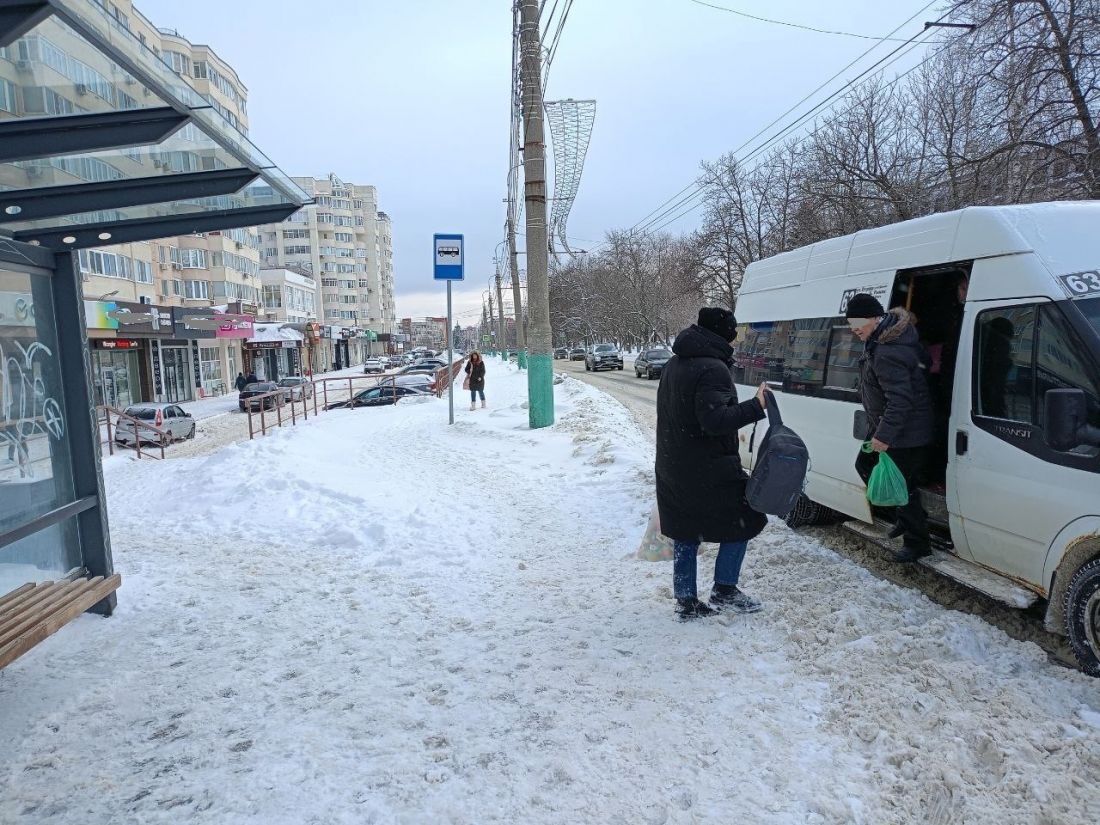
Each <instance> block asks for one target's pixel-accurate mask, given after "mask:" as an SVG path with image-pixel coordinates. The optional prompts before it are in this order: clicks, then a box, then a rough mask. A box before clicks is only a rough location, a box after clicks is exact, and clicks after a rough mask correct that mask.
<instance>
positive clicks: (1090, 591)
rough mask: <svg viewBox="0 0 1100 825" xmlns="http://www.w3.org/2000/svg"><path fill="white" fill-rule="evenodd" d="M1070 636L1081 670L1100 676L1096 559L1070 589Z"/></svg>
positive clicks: (1098, 567)
mask: <svg viewBox="0 0 1100 825" xmlns="http://www.w3.org/2000/svg"><path fill="white" fill-rule="evenodd" d="M1065 613H1066V635H1067V636H1068V637H1069V643H1070V647H1072V648H1073V655H1074V656H1075V657H1076V658H1077V663H1078V664H1079V665H1080V666H1081V670H1083V671H1084V672H1085V673H1087V674H1088V675H1089V676H1100V559H1093V560H1092V561H1090V562H1089V563H1088V564H1086V565H1085V566H1084V567H1082V568H1081V569H1080V570H1078V571H1077V572H1076V573H1075V574H1074V576H1073V578H1072V579H1071V580H1070V583H1069V587H1068V588H1066V601H1065Z"/></svg>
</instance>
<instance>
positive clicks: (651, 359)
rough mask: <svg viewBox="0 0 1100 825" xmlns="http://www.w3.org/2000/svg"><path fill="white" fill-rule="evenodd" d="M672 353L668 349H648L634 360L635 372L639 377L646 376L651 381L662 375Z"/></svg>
mask: <svg viewBox="0 0 1100 825" xmlns="http://www.w3.org/2000/svg"><path fill="white" fill-rule="evenodd" d="M671 357H672V353H671V352H669V351H668V350H667V349H647V350H646V351H645V352H643V353H641V354H640V355H639V356H638V359H637V360H636V361H635V362H634V374H635V375H636V376H638V377H639V378H641V377H643V376H645V377H646V378H648V379H650V380H651V381H652V380H653V379H654V378H660V377H661V370H663V369H664V368H665V364H667V363H668V359H669V358H671Z"/></svg>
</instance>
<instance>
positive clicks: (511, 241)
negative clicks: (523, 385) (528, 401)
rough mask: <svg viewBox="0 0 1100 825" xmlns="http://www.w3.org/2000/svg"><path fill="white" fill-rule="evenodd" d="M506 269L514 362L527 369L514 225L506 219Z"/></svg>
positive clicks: (510, 219)
mask: <svg viewBox="0 0 1100 825" xmlns="http://www.w3.org/2000/svg"><path fill="white" fill-rule="evenodd" d="M508 269H509V271H510V272H511V275H512V303H513V305H514V306H515V308H516V311H515V316H516V349H517V350H518V352H517V354H516V361H517V363H518V364H519V368H520V369H521V370H522V369H526V368H527V330H525V329H524V327H523V295H522V294H521V293H520V284H519V260H518V256H517V255H516V225H515V223H513V221H512V218H511V217H509V218H508Z"/></svg>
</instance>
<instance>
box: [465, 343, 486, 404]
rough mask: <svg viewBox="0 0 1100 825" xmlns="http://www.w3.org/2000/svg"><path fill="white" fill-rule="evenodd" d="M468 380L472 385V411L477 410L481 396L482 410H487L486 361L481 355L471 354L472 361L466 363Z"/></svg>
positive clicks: (478, 353)
mask: <svg viewBox="0 0 1100 825" xmlns="http://www.w3.org/2000/svg"><path fill="white" fill-rule="evenodd" d="M466 380H467V381H468V382H469V384H470V410H471V412H472V411H473V410H475V409H477V399H478V396H481V409H485V361H484V360H483V359H482V357H481V353H480V352H477V351H476V350H475V351H474V352H471V353H470V359H469V360H468V361H467V362H466Z"/></svg>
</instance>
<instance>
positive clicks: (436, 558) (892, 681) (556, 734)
mask: <svg viewBox="0 0 1100 825" xmlns="http://www.w3.org/2000/svg"><path fill="white" fill-rule="evenodd" d="M524 381H525V379H524V377H523V376H521V375H518V374H516V373H515V372H514V369H513V368H511V367H506V366H504V365H501V364H499V363H490V364H489V375H488V382H487V394H488V397H489V402H490V409H488V410H485V411H482V410H478V411H477V412H473V413H471V412H469V411H468V410H467V409H465V406H464V405H461V404H460V405H458V406H457V409H458V410H459V412H458V423H456V425H455V426H454V427H448V426H447V424H446V415H447V412H446V401H445V400H443V401H439V400H435V399H425V400H421V401H417V402H414V403H406V402H402V403H401V404H400V405H398V406H397V407H393V408H378V409H361V410H352V411H341V412H334V413H330V414H327V415H325V416H322V417H320V418H318V419H316V420H314V419H311V420H310V422H309V423H308V424H305V425H301V424H300V425H299V426H298V427H296V428H293V429H287V430H282V431H279V432H276V433H275V434H274V435H272V436H269V437H267V438H264V439H260V440H257V441H254V442H245V443H241V444H236V445H232V446H228V447H226V448H224V449H221V450H220V451H218V452H215V453H213V454H211V455H208V456H203V457H197V458H187V459H179V460H170V461H167V462H164V463H160V462H112V463H109V465H108V467H107V471H106V472H107V481H108V489H109V499H110V516H111V525H112V530H113V534H114V544H115V553H116V564H117V566H118V568H119V569H120V570H121V571H122V572H123V574H124V579H125V581H124V586H123V589H122V591H121V593H120V594H119V610H118V612H117V614H116V616H115V617H114V618H112V619H111V620H109V621H102V620H100V619H97V618H95V617H90V616H86V617H82V618H81V619H80V620H78V621H77V622H76V623H74V625H73V626H71V627H69V628H67V629H66V630H65V631H63V632H62V633H61V634H59V635H58V636H56V637H54V638H53V639H51V640H50V641H48V642H47V643H45V644H43V645H41V646H40V647H39V648H38V649H36V650H35V651H34V652H32V653H31V654H30V655H28V656H27V657H24V658H23V659H22V660H21V661H19V662H17V663H16V664H15V665H13V666H11V667H10V668H8V669H7V670H6V671H4V672H3V673H2V674H0V741H3V742H5V743H11V745H10V747H5V749H4V753H3V756H0V822H4V823H5V824H6V823H9V822H10V823H24V822H26V823H49V822H58V823H69V822H86V821H94V820H97V819H98V820H106V821H117V822H141V823H155V822H165V823H169V822H171V823H175V822H184V821H186V822H189V823H199V824H200V825H205V823H218V824H219V825H220V824H221V823H265V824H266V823H304V822H317V823H367V822H377V823H389V822H399V823H422V822H454V823H485V822H517V821H522V822H570V823H581V822H592V823H630V825H634V823H665V822H668V823H687V822H751V823H848V822H858V823H874V825H878V824H879V823H908V822H916V821H926V822H930V823H936V825H948V824H949V823H959V824H960V825H961V823H964V822H965V823H968V824H969V823H985V822H989V823H994V822H996V823H1003V822H1008V821H1013V822H1016V821H1019V822H1047V823H1062V822H1085V821H1096V820H1097V818H1098V815H1100V791H1098V790H1097V787H1096V784H1095V782H1094V781H1093V777H1095V776H1096V775H1097V773H1098V772H1100V683H1098V682H1095V681H1092V680H1089V679H1086V678H1085V677H1083V676H1081V675H1080V674H1076V673H1073V672H1069V671H1064V670H1061V669H1058V668H1055V667H1053V666H1051V665H1050V664H1048V663H1047V661H1046V660H1045V658H1044V657H1043V656H1042V655H1041V654H1040V652H1039V651H1038V649H1037V648H1035V647H1034V646H1032V645H1025V644H1019V643H1016V642H1012V641H1011V640H1009V639H1007V638H1006V637H1005V636H1004V635H1003V634H1002V633H1000V632H999V631H996V630H993V629H992V628H990V627H989V626H988V625H985V624H984V623H982V622H981V621H980V620H978V619H976V618H974V617H971V616H963V615H960V614H958V613H953V612H950V611H946V610H943V609H942V608H939V607H937V606H935V605H933V604H931V603H930V602H929V601H928V600H927V599H925V598H923V597H921V596H919V595H917V594H914V593H911V592H908V591H905V590H901V589H899V588H897V587H895V586H893V585H891V584H889V583H886V582H882V581H878V580H876V579H874V578H872V577H871V576H870V575H869V574H867V573H866V572H865V571H863V570H862V569H860V568H858V567H855V566H854V565H852V564H850V563H849V562H847V561H845V560H843V559H840V558H839V557H837V556H836V555H835V554H833V553H831V552H829V551H827V550H825V549H824V548H822V547H820V546H819V545H817V544H815V543H814V542H812V541H809V540H806V539H804V538H801V537H798V536H795V535H794V534H792V533H791V532H790V531H788V530H787V529H786V528H785V527H783V526H782V525H773V526H772V527H770V528H769V530H768V531H767V532H766V533H765V534H764V535H763V536H762V537H761V538H760V539H759V540H758V541H756V542H754V543H753V545H752V546H751V548H750V555H749V558H748V561H747V564H746V582H745V587H746V589H747V590H749V591H750V592H751V593H753V594H754V595H757V596H759V597H761V598H762V599H764V601H765V603H766V609H765V611H764V612H762V613H760V614H756V615H755V616H749V617H722V618H720V619H719V620H718V621H712V622H699V623H694V624H687V625H684V624H679V623H677V622H675V621H674V620H673V617H672V603H671V600H670V595H671V594H670V588H669V585H670V579H671V575H670V572H671V571H670V569H669V567H670V566H669V565H667V564H646V563H643V562H637V561H634V560H632V559H629V558H628V557H629V555H630V554H631V553H632V552H633V551H634V549H635V548H636V546H637V543H638V539H639V538H640V536H641V533H642V530H643V528H644V525H645V520H646V517H647V516H648V513H649V509H650V506H651V503H652V483H653V481H652V471H651V467H652V447H651V446H650V444H649V442H648V439H647V438H646V437H645V436H644V435H643V434H642V433H641V432H639V430H638V429H637V427H636V426H635V425H634V423H633V420H632V419H631V417H630V415H629V413H628V412H627V411H626V410H625V409H624V408H623V407H622V406H621V405H619V404H618V403H616V402H613V401H611V400H610V399H609V398H607V397H606V396H604V395H602V394H600V393H599V392H597V391H596V390H594V389H592V388H590V387H587V386H586V385H583V384H581V383H579V382H576V381H573V380H571V379H567V380H566V381H565V382H564V383H562V384H560V385H558V386H557V388H556V393H557V403H558V418H559V423H558V424H557V425H556V426H555V427H554V428H553V429H552V430H543V431H537V432H533V431H531V430H529V429H528V427H527V411H526V409H525V408H524V392H523V390H524ZM461 398H462V396H460V395H458V394H456V401H457V400H460V399H461ZM712 561H713V557H712V556H706V557H704V559H702V560H701V563H700V569H701V571H705V570H706V569H707V568H708V567H709V566H711V564H712ZM705 579H706V574H705V573H703V575H701V581H700V587H701V588H705V587H707V586H708V584H709V583H708V582H706V581H705Z"/></svg>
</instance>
